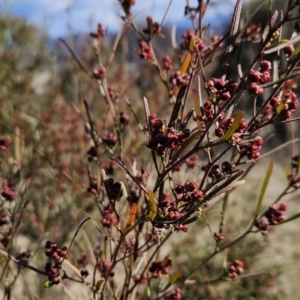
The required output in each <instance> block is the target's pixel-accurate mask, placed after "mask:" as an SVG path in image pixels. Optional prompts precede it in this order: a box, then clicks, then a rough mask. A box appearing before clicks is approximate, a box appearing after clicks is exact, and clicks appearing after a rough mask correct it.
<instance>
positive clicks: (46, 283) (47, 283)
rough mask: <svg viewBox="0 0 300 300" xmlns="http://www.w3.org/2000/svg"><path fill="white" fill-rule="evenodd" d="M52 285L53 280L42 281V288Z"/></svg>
mask: <svg viewBox="0 0 300 300" xmlns="http://www.w3.org/2000/svg"><path fill="white" fill-rule="evenodd" d="M52 285H53V282H52V281H50V280H47V281H45V282H44V283H43V287H44V288H50V287H51V286H52Z"/></svg>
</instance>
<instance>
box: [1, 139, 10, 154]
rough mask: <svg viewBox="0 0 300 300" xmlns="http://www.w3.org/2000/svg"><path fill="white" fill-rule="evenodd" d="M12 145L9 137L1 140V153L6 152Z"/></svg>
mask: <svg viewBox="0 0 300 300" xmlns="http://www.w3.org/2000/svg"><path fill="white" fill-rule="evenodd" d="M9 145H10V139H9V138H7V137H4V138H0V151H2V152H4V151H6V150H7V148H8V147H9Z"/></svg>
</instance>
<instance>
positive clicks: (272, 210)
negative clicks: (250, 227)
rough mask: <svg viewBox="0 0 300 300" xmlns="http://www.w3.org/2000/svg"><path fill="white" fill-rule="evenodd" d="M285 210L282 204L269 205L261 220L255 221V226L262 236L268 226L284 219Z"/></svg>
mask: <svg viewBox="0 0 300 300" xmlns="http://www.w3.org/2000/svg"><path fill="white" fill-rule="evenodd" d="M286 209H287V207H286V205H285V204H284V203H280V204H278V203H274V204H272V205H270V207H269V208H268V210H267V211H266V212H265V214H264V216H263V218H261V219H260V220H258V221H256V223H255V226H256V227H257V228H258V229H259V230H260V231H261V233H262V234H266V233H267V232H268V230H269V227H270V225H276V224H278V223H279V222H281V221H283V220H284V219H285V215H284V212H285V211H286Z"/></svg>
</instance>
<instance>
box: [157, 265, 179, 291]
mask: <svg viewBox="0 0 300 300" xmlns="http://www.w3.org/2000/svg"><path fill="white" fill-rule="evenodd" d="M181 274H182V271H181V270H180V269H178V270H176V271H175V272H174V273H173V274H172V275H171V277H170V279H169V282H168V283H167V284H166V286H165V287H164V288H163V290H162V291H161V292H164V291H166V290H167V289H168V288H169V287H170V286H171V285H172V284H174V283H176V281H177V280H178V278H179V277H180V276H181Z"/></svg>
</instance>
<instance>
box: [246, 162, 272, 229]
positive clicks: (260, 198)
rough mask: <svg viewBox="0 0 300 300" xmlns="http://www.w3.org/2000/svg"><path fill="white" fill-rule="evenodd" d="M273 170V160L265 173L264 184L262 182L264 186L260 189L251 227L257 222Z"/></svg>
mask: <svg viewBox="0 0 300 300" xmlns="http://www.w3.org/2000/svg"><path fill="white" fill-rule="evenodd" d="M272 171H273V162H270V164H269V167H268V169H267V172H266V175H265V178H264V181H263V184H262V187H261V190H260V195H259V197H258V201H257V204H256V209H255V214H254V217H253V221H252V224H251V227H253V226H254V224H255V222H256V219H257V217H258V215H259V213H260V210H261V205H262V201H263V199H264V195H265V192H266V189H267V186H268V184H269V180H270V177H271V174H272Z"/></svg>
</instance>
